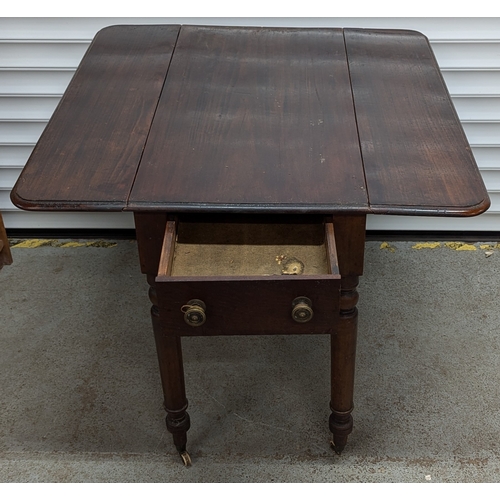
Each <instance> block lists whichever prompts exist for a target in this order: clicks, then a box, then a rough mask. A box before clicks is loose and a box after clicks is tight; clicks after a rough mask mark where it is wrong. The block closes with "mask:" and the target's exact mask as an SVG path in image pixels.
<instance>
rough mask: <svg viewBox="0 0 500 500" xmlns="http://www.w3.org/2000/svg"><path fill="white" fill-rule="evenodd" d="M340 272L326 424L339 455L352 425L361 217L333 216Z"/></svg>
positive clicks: (361, 254)
mask: <svg viewBox="0 0 500 500" xmlns="http://www.w3.org/2000/svg"><path fill="white" fill-rule="evenodd" d="M333 222H334V227H335V236H336V238H335V240H336V246H337V255H338V260H339V270H340V275H341V277H342V278H341V285H340V286H341V288H340V313H339V316H340V317H339V321H338V326H337V329H336V332H335V333H334V334H332V336H331V384H332V385H331V400H330V409H331V411H332V413H331V415H330V420H329V427H330V430H331V432H332V434H333V441H332V446H333V449H334V450H335V452H336V453H338V454H340V453H341V452H342V450H343V449H344V447H345V445H346V443H347V437H348V435H349V434H350V433H351V431H352V428H353V419H352V415H351V413H352V410H353V407H354V404H353V394H354V367H355V358H356V337H357V328H358V310H357V308H356V304H357V303H358V292H357V290H356V287H357V286H358V282H359V276H361V275H362V274H363V261H364V248H365V227H366V226H365V223H366V217H365V216H338V217H334V218H333Z"/></svg>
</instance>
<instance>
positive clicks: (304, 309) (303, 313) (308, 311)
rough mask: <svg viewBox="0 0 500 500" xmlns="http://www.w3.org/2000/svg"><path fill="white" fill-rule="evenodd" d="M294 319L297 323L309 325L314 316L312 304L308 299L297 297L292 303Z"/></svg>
mask: <svg viewBox="0 0 500 500" xmlns="http://www.w3.org/2000/svg"><path fill="white" fill-rule="evenodd" d="M292 307H293V309H292V318H293V319H294V320H295V321H297V323H307V322H308V321H310V320H311V319H312V317H313V315H314V312H313V310H312V302H311V300H310V299H308V298H307V297H297V298H296V299H294V300H293V302H292Z"/></svg>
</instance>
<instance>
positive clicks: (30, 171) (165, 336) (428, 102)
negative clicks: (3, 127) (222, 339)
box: [12, 25, 489, 464]
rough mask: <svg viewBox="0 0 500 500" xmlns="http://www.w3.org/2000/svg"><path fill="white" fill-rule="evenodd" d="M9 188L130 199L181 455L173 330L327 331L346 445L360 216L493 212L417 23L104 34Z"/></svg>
mask: <svg viewBox="0 0 500 500" xmlns="http://www.w3.org/2000/svg"><path fill="white" fill-rule="evenodd" d="M12 200H13V202H14V203H15V204H16V205H17V206H18V207H21V208H24V209H27V210H60V211H71V210H77V211H122V210H124V211H132V212H134V217H135V225H136V233H137V243H138V249H139V256H140V266H141V270H142V272H143V273H144V274H146V275H147V276H148V282H149V284H150V287H151V288H150V298H151V301H152V303H153V306H152V318H153V327H154V333H155V339H156V345H157V351H158V359H159V364H160V373H161V379H162V384H163V391H164V397H165V409H166V412H167V418H166V421H167V428H168V430H169V431H170V432H171V433H172V434H173V437H174V443H175V445H176V447H177V449H178V451H179V453H180V454H181V457H182V458H183V460H184V463H185V464H189V463H190V457H189V455H188V453H187V451H186V433H187V430H188V429H189V426H190V421H189V416H188V414H187V412H186V408H187V399H186V394H185V387H184V374H183V366H182V353H181V337H182V336H186V335H187V336H189V335H218V334H221V335H241V334H244V335H246V334H271V335H276V334H318V333H324V334H328V335H330V336H331V355H332V358H331V359H332V364H331V383H332V386H331V403H330V407H331V411H332V413H331V417H330V421H329V424H330V429H331V431H332V433H333V446H334V449H335V450H336V451H337V452H338V453H340V452H341V451H342V449H343V448H344V446H345V444H346V440H347V436H348V434H349V433H350V432H351V430H352V425H353V424H352V416H351V412H352V409H353V385H354V358H355V351H356V329H357V309H356V303H357V301H358V294H357V291H356V286H357V283H358V278H359V276H360V275H361V274H362V272H363V255H364V240H365V220H366V215H367V214H394V215H399V214H404V215H416V216H418V215H441V216H472V215H477V214H480V213H481V212H483V211H485V210H486V209H487V208H488V206H489V199H488V195H487V193H486V190H485V187H484V184H483V182H482V179H481V176H480V174H479V172H478V169H477V166H476V163H475V161H474V158H473V156H472V153H471V149H470V146H469V144H468V142H467V140H466V137H465V135H464V132H463V130H462V127H461V125H460V122H459V120H458V118H457V115H456V112H455V110H454V108H453V105H452V103H451V100H450V97H449V95H448V92H447V89H446V87H445V84H444V82H443V79H442V76H441V74H440V71H439V69H438V66H437V63H436V61H435V58H434V56H433V53H432V51H431V49H430V46H429V44H428V41H427V39H426V38H425V37H424V36H423V35H422V34H420V33H418V32H414V31H400V30H372V29H323V28H321V29H318V28H311V29H309V28H300V29H298V28H254V27H214V26H211V27H210V26H171V25H150V26H113V27H109V28H105V29H104V30H102V31H100V32H99V33H98V34H97V36H96V37H95V39H94V41H93V42H92V44H91V46H90V48H89V50H88V52H87V53H86V55H85V56H84V58H83V60H82V62H81V64H80V66H79V68H78V70H77V72H76V74H75V76H74V78H73V80H72V81H71V83H70V85H69V87H68V89H67V91H66V92H65V94H64V96H63V98H62V100H61V102H60V104H59V106H58V108H57V109H56V111H55V113H54V115H53V117H52V118H51V120H50V122H49V123H48V125H47V127H46V129H45V130H44V132H43V134H42V136H41V138H40V141H39V142H38V144H37V146H36V147H35V149H34V151H33V154H32V155H31V157H30V159H29V161H28V163H27V165H26V167H25V169H24V171H23V173H22V175H21V177H20V178H19V180H18V182H17V184H16V186H15V188H14V190H13V192H12ZM186 245H188V248H191V249H193V248H197V249H198V250H199V254H198V256H197V257H196V256H195V257H193V258H190V256H191V257H192V255H191V254H192V252H190V251H185V250H184V251H183V250H182V248H186ZM189 245H190V246H189ZM235 249H236V250H235ZM200 261H203V262H204V264H205V267H200V266H199V263H200Z"/></svg>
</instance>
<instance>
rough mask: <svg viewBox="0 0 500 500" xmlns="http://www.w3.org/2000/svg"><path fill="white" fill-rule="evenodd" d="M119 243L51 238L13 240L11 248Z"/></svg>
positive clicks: (107, 245)
mask: <svg viewBox="0 0 500 500" xmlns="http://www.w3.org/2000/svg"><path fill="white" fill-rule="evenodd" d="M117 244H118V243H116V242H114V241H104V240H96V241H59V240H49V239H37V238H34V239H29V240H21V241H11V245H10V246H11V248H40V247H56V248H80V247H97V248H112V247H115V246H116V245H117Z"/></svg>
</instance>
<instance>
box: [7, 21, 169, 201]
mask: <svg viewBox="0 0 500 500" xmlns="http://www.w3.org/2000/svg"><path fill="white" fill-rule="evenodd" d="M178 31H179V27H178V26H113V27H109V28H105V29H103V30H101V31H100V32H99V33H98V34H97V36H96V37H95V39H94V40H93V43H92V44H91V46H90V47H89V50H88V51H87V53H86V55H85V56H84V58H83V61H82V63H81V65H80V67H79V68H78V70H77V72H76V73H75V75H74V77H73V79H72V81H71V82H70V85H69V87H68V89H67V91H66V92H65V94H64V96H63V98H62V100H61V102H60V103H59V106H58V108H57V109H56V111H55V113H54V115H53V117H52V119H51V120H50V122H49V123H48V125H47V126H46V128H45V130H44V132H43V133H42V136H41V138H40V140H39V142H38V144H37V146H36V147H35V149H34V151H33V154H32V155H31V158H30V159H29V161H28V163H27V165H26V167H25V169H24V170H23V173H22V175H21V177H20V179H19V181H18V183H17V185H16V186H15V188H14V189H13V192H12V200H13V202H14V203H15V204H16V205H18V206H20V207H21V208H27V209H41V210H46V209H56V210H122V209H123V208H124V206H125V203H126V200H127V198H128V195H129V192H130V189H131V187H132V183H133V181H134V177H135V174H136V171H137V167H138V164H139V161H140V158H141V155H142V151H143V148H144V144H145V142H146V138H147V135H148V132H149V128H150V126H151V120H152V118H153V115H154V112H155V110H156V106H157V104H158V99H159V96H160V92H161V89H162V87H163V83H164V80H165V75H166V73H167V69H168V65H169V63H170V58H171V54H172V50H173V47H174V45H175V41H176V38H177V34H178Z"/></svg>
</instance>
